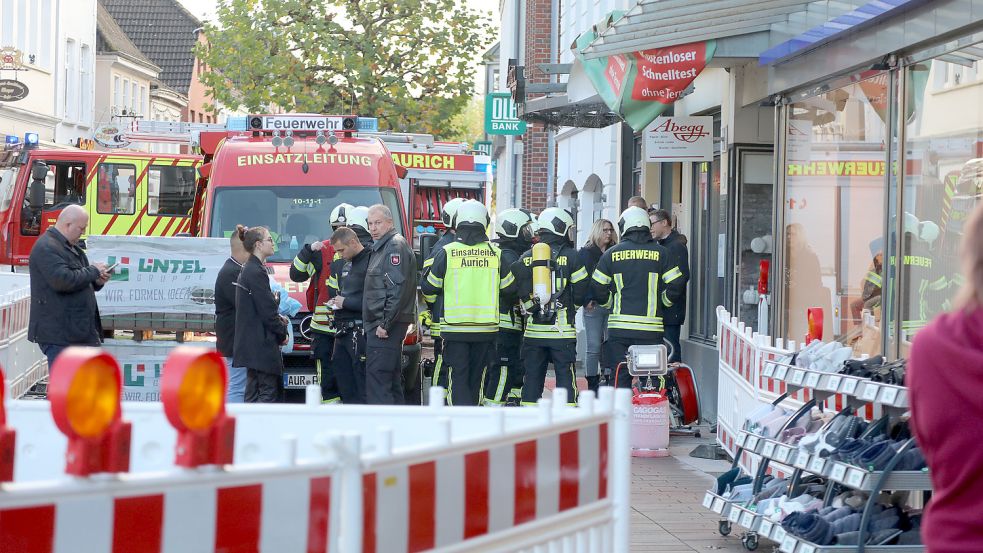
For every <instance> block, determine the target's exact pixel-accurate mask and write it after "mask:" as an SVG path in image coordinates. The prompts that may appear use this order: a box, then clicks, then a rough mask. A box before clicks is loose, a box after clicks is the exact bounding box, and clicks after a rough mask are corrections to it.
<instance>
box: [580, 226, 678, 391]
mask: <svg viewBox="0 0 983 553" xmlns="http://www.w3.org/2000/svg"><path fill="white" fill-rule="evenodd" d="M618 231H619V232H620V233H621V242H619V243H618V245H617V246H614V247H612V248H608V250H607V251H605V252H604V255H602V256H601V260H600V261H598V262H597V268H596V269H594V275H593V277H592V279H591V294H592V296H593V297H594V298H596V299H597V301H599V302H604V304H605V306H608V307H609V309H610V311H611V314H610V315H609V316H608V340H607V341H606V342H605V343H604V353H605V355H604V363H606V364H607V366H606V367H605V369H606V372H607V373H608V374H611V373H612V372H613V373H615V380H616V384H617V386H618V387H619V388H628V387H631V375H630V374H628V370H627V368H624V367H622V368H621V369H620V370H619V369H618V368H617V367H618V365H619V364H620V363H621V362H622V361H624V360H625V355H626V354H627V352H628V347H629V346H632V345H653V344H661V343H662V337H663V324H662V311H663V310H664V309H665V308H667V307H671V306H672V305H673V304H674V303H675V302H678V301H680V298H681V296H682V293H683V290H684V288H683V274H682V271H681V270H680V269H679V267H677V266H675V265H674V264H672V263H671V262H670V261H669V253H668V250H666V249H665V248H664V247H662V246H660V245H659V244H658V242H656V241H655V239H654V238H653V237H652V234H651V229H650V223H649V218H648V214H647V213H646V212H645V210H644V209H641V208H639V207H629V208H628V209H626V210H625V211H624V212H623V213H622V214H621V219H619V220H618Z"/></svg>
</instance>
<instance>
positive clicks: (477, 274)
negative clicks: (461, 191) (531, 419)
mask: <svg viewBox="0 0 983 553" xmlns="http://www.w3.org/2000/svg"><path fill="white" fill-rule="evenodd" d="M455 219H456V221H455V222H456V225H455V228H456V231H457V232H456V235H455V240H454V242H451V243H450V244H447V245H446V246H444V247H443V248H442V249H441V250H440V251H438V252H437V254H436V255H435V256H434V258H433V263H432V264H431V266H430V270H429V271H427V278H426V280H424V281H423V284H422V291H423V295H424V298H426V299H427V301H429V302H434V301H435V300H436V294H437V293H442V299H443V301H442V305H441V308H440V332H441V338H442V339H443V340H444V344H443V346H444V350H443V354H442V355H443V364H444V367H443V368H444V370H445V371H447V373H448V387H449V390H448V396H447V397H448V400H449V402H450V404H451V405H478V404H480V403H481V399H482V395H483V393H482V390H483V384H484V379H485V373H486V371H487V370H488V367H489V366H491V365H492V364H493V363H494V362H495V338H496V336H497V335H498V323H499V303H500V296H504V297H505V298H506V299H508V298H509V297H510V296H513V295H514V293H515V279H514V278H513V277H512V273H511V271H510V270H509V267H508V266H507V265H504V264H503V263H502V255H501V252H500V251H499V249H498V247H497V246H495V245H493V244H491V243H489V242H488V235H487V228H488V224H489V218H488V210H487V209H485V206H484V205H483V204H482V203H481V202H478V201H475V200H467V201H466V202H464V203H462V204H461V205H460V207H459V208H458V211H457V214H456V216H455Z"/></svg>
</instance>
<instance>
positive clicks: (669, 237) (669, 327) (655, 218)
mask: <svg viewBox="0 0 983 553" xmlns="http://www.w3.org/2000/svg"><path fill="white" fill-rule="evenodd" d="M649 221H650V222H651V224H652V226H651V230H652V237H653V238H655V239H656V240H657V241H658V242H659V245H660V246H662V247H663V248H665V249H666V251H667V253H668V255H669V266H670V267H672V266H675V267H679V270H680V271H681V272H682V278H681V279H680V281H681V282H679V283H678V284H677V286H679V287H680V288H681V289H682V296H680V298H679V300H678V301H676V302H674V303H673V304H672V306H671V307H666V308H665V310H664V311H663V312H662V325H663V327H664V328H665V338H666V340H667V341H668V342H669V343H670V344H672V355H670V356H669V362H670V363H678V362H680V361H682V357H683V350H682V347H681V346H680V344H679V336H680V333H681V331H682V328H683V322H684V321H685V320H686V286H687V283H689V252H688V251H687V250H686V237H685V236H683V235H682V234H679V232H678V231H676V229H674V228H672V218H671V216H670V215H669V212H668V211H666V210H664V209H654V210H652V211H651V212H649Z"/></svg>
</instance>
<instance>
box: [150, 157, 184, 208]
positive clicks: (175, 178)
mask: <svg viewBox="0 0 983 553" xmlns="http://www.w3.org/2000/svg"><path fill="white" fill-rule="evenodd" d="M147 202H148V204H147V214H148V215H172V216H178V217H186V216H188V215H190V214H191V208H192V206H194V202H195V169H194V167H188V166H184V167H174V166H171V165H151V166H150V170H148V171H147Z"/></svg>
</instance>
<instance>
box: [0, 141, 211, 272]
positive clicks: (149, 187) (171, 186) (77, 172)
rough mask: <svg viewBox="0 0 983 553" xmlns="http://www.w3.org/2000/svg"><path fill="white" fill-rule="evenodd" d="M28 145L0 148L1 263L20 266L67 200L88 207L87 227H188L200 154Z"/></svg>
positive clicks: (164, 231)
mask: <svg viewBox="0 0 983 553" xmlns="http://www.w3.org/2000/svg"><path fill="white" fill-rule="evenodd" d="M8 140H9V137H8ZM34 146H35V144H32V141H31V140H30V139H28V140H25V141H23V142H20V141H17V142H13V141H8V143H7V144H6V145H5V147H4V149H3V151H2V152H0V265H3V266H8V267H9V266H14V267H17V266H26V265H27V261H28V256H29V255H30V253H31V248H32V247H34V242H35V241H37V239H38V236H40V235H41V234H42V233H44V231H45V230H47V228H48V227H50V226H52V225H54V223H55V221H56V220H57V219H58V215H59V213H61V210H62V209H64V208H65V207H66V206H68V205H70V204H79V205H82V206H84V207H85V208H86V211H88V212H89V229H88V233H89V234H114V235H141V236H174V235H177V234H180V233H184V232H188V231H189V229H190V227H191V208H192V206H193V202H194V192H195V183H196V180H197V175H196V170H197V168H198V166H199V165H200V164H201V156H194V155H168V154H149V153H144V152H125V151H116V152H99V151H91V150H80V149H76V148H66V149H42V148H36V147H34Z"/></svg>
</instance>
